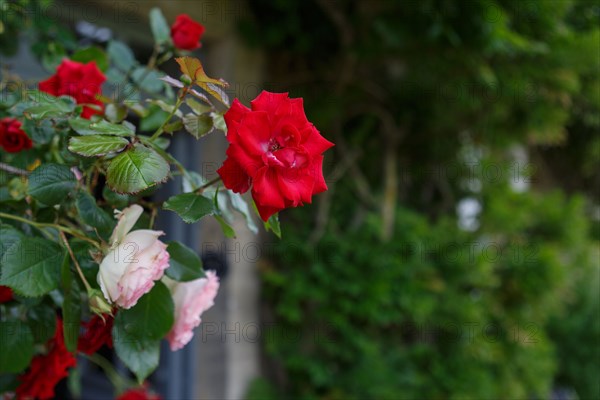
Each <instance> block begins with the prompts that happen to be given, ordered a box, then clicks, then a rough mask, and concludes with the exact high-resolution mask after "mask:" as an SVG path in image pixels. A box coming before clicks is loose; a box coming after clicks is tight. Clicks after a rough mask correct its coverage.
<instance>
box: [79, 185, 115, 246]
mask: <svg viewBox="0 0 600 400" xmlns="http://www.w3.org/2000/svg"><path fill="white" fill-rule="evenodd" d="M76 206H77V212H78V213H79V217H80V218H81V220H82V221H83V222H84V223H85V224H87V225H89V226H91V227H92V228H96V229H97V230H98V233H100V235H102V237H104V238H106V237H108V236H110V234H111V232H112V230H113V228H114V227H115V219H114V218H112V217H111V216H110V215H108V213H107V212H106V211H104V210H103V209H101V208H100V207H98V205H97V204H96V199H94V198H93V197H92V196H91V195H89V194H88V193H85V192H80V193H79V194H78V195H77V202H76Z"/></svg>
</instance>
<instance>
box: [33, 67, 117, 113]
mask: <svg viewBox="0 0 600 400" xmlns="http://www.w3.org/2000/svg"><path fill="white" fill-rule="evenodd" d="M105 80H106V77H105V76H104V74H102V72H101V71H100V70H99V69H98V67H97V66H96V62H95V61H91V62H89V63H87V64H81V63H78V62H75V61H71V60H63V62H62V63H61V64H60V65H59V66H58V68H57V69H56V74H54V75H53V76H51V77H50V78H49V79H47V80H45V81H43V82H40V84H39V88H40V90H41V91H42V92H46V93H50V94H51V95H53V96H64V95H67V96H71V97H73V98H74V99H75V100H77V104H84V105H85V104H95V105H96V106H99V107H100V109H104V106H103V104H102V102H101V101H100V100H98V99H96V96H97V95H99V94H102V89H101V86H102V84H103V83H104V81H105ZM94 114H101V111H98V110H97V109H96V108H92V107H83V113H82V114H81V116H82V117H83V118H88V119H89V118H90V117H91V116H92V115H94Z"/></svg>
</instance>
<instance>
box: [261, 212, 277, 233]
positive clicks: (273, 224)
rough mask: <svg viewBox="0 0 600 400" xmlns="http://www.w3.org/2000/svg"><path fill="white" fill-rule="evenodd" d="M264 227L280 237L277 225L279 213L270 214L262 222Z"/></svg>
mask: <svg viewBox="0 0 600 400" xmlns="http://www.w3.org/2000/svg"><path fill="white" fill-rule="evenodd" d="M264 225H265V229H266V230H267V232H268V231H271V232H273V233H274V234H275V236H277V237H278V238H279V239H281V226H280V225H279V213H277V214H273V215H271V217H270V218H269V219H268V220H267V222H265V223H264Z"/></svg>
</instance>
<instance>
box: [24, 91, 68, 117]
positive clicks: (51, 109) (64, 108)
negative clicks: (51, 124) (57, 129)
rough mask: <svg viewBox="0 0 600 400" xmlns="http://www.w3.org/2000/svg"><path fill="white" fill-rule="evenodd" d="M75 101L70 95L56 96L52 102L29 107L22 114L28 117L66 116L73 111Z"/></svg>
mask: <svg viewBox="0 0 600 400" xmlns="http://www.w3.org/2000/svg"><path fill="white" fill-rule="evenodd" d="M75 106H76V103H75V101H74V100H73V99H72V98H71V97H67V96H62V97H58V98H57V100H56V101H54V102H45V103H43V104H40V105H35V106H33V107H29V108H27V109H25V110H24V111H23V115H25V117H27V118H29V119H44V118H58V117H66V116H67V114H70V113H72V112H73V111H75Z"/></svg>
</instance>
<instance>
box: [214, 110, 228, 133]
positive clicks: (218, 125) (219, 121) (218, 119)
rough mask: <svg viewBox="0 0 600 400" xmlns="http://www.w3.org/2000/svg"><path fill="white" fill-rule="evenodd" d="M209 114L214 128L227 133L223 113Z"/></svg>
mask: <svg viewBox="0 0 600 400" xmlns="http://www.w3.org/2000/svg"><path fill="white" fill-rule="evenodd" d="M210 115H211V117H212V119H213V125H214V126H215V129H218V130H220V131H222V132H224V133H227V124H226V123H225V118H223V114H221V113H211V114H210Z"/></svg>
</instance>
